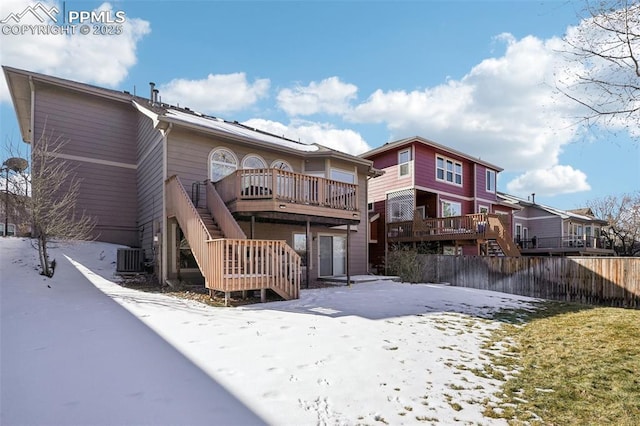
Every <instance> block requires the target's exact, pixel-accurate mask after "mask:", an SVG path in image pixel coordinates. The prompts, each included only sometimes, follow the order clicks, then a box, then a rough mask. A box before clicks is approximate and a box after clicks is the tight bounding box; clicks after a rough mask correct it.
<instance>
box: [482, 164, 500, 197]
mask: <svg viewBox="0 0 640 426" xmlns="http://www.w3.org/2000/svg"><path fill="white" fill-rule="evenodd" d="M489 175H493V180H490V179H489ZM489 183H492V184H493V188H490V187H489ZM497 184H498V174H497V173H496V171H495V170H491V169H486V173H485V185H484V186H485V190H486V191H487V192H491V193H494V194H495V192H496V186H498V185H497Z"/></svg>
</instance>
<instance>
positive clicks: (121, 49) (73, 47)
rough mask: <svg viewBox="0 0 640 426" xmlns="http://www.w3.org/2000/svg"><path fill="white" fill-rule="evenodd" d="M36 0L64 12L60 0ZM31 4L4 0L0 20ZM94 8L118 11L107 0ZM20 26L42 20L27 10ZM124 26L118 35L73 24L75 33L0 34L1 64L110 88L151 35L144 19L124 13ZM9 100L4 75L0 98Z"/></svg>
mask: <svg viewBox="0 0 640 426" xmlns="http://www.w3.org/2000/svg"><path fill="white" fill-rule="evenodd" d="M40 3H42V4H43V5H44V6H45V7H46V8H51V7H54V6H55V7H57V9H58V10H59V11H60V12H61V11H62V7H61V5H60V3H57V2H52V1H48V0H44V1H41V2H40ZM35 4H37V2H34V1H24V0H3V1H2V2H1V4H0V19H5V18H6V17H7V16H8V15H9V14H10V13H16V14H17V13H20V12H22V11H23V10H25V8H26V7H28V6H29V5H32V6H33V5H35ZM96 10H97V11H98V10H99V11H112V13H113V14H115V12H116V11H117V10H118V9H114V8H113V7H112V6H111V5H110V4H109V3H103V4H102V5H101V6H100V7H99V8H97V9H96ZM125 16H126V15H125ZM56 17H57V19H58V23H57V25H63V23H62V19H61V17H62V15H61V14H58V15H57V16H56ZM8 24H9V23H8ZM8 24H7V25H8ZM24 24H32V25H38V24H42V23H41V22H39V21H38V19H36V17H35V16H33V15H31V14H27V15H25V16H24V17H23V18H22V19H21V20H20V23H19V25H20V26H23V25H24ZM47 24H53V22H51V21H50V22H48V23H47ZM16 25H17V24H16ZM122 30H123V31H122V34H119V35H94V34H91V33H90V34H87V35H82V34H80V32H79V28H76V33H75V34H73V35H60V34H57V35H56V34H48V35H34V34H31V33H28V32H27V33H24V34H20V35H5V34H2V33H0V43H1V44H2V49H1V50H0V62H1V63H2V64H3V65H9V66H13V67H17V68H24V69H27V70H30V71H36V72H42V73H45V74H52V75H56V76H59V77H65V78H70V79H73V80H79V81H83V82H87V83H95V84H99V85H105V86H109V87H113V86H116V85H117V84H118V83H120V82H121V81H122V80H123V79H124V78H125V77H126V76H127V73H128V71H129V68H131V67H132V66H133V65H135V63H136V61H137V57H136V49H137V45H138V42H139V41H140V39H141V38H142V37H144V36H145V35H147V34H149V33H150V31H151V27H150V24H149V22H147V21H144V20H142V19H137V18H131V17H129V16H126V19H125V21H124V23H123V24H122ZM8 99H9V95H8V89H7V86H6V82H4V79H3V83H2V85H0V101H7V100H8Z"/></svg>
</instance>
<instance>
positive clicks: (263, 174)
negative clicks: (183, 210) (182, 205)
mask: <svg viewBox="0 0 640 426" xmlns="http://www.w3.org/2000/svg"><path fill="white" fill-rule="evenodd" d="M215 186H216V189H217V190H218V192H219V193H220V196H221V197H222V199H223V201H224V202H225V203H228V202H230V201H235V200H264V199H273V200H278V201H280V202H286V203H299V204H309V205H316V206H321V207H329V208H333V209H340V210H353V211H357V210H358V185H356V184H352V183H345V182H340V181H337V180H332V179H325V178H321V177H316V176H309V175H304V174H301V173H293V172H288V171H284V170H280V169H242V170H236V171H235V172H233V173H231V174H230V175H229V176H227V177H225V178H224V179H222V180H221V181H219V182H217V183H216V184H215Z"/></svg>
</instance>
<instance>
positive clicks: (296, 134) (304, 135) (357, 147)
mask: <svg viewBox="0 0 640 426" xmlns="http://www.w3.org/2000/svg"><path fill="white" fill-rule="evenodd" d="M243 124H246V125H247V126H250V127H254V128H257V129H260V130H263V131H265V132H269V133H273V134H275V135H278V136H284V137H286V138H289V139H293V140H297V141H300V142H302V143H307V144H309V143H317V144H319V145H323V146H326V147H328V148H332V149H335V150H337V151H341V152H345V153H347V154H352V155H358V154H361V153H363V152H365V151H368V150H370V149H371V147H370V146H369V145H368V144H367V143H366V142H365V140H364V139H363V138H362V136H360V134H359V133H357V132H355V131H353V130H350V129H336V128H335V127H333V125H331V124H327V123H314V122H309V121H302V120H294V121H292V122H291V123H290V124H289V125H285V124H282V123H279V122H276V121H270V120H263V119H260V118H253V119H251V120H247V121H245V122H244V123H243Z"/></svg>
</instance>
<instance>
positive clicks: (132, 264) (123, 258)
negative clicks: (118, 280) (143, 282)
mask: <svg viewBox="0 0 640 426" xmlns="http://www.w3.org/2000/svg"><path fill="white" fill-rule="evenodd" d="M143 271H144V250H143V249H141V248H119V249H118V259H117V262H116V272H118V273H131V272H143Z"/></svg>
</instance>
